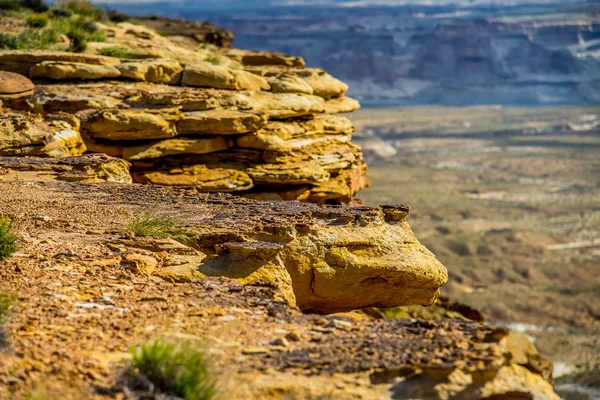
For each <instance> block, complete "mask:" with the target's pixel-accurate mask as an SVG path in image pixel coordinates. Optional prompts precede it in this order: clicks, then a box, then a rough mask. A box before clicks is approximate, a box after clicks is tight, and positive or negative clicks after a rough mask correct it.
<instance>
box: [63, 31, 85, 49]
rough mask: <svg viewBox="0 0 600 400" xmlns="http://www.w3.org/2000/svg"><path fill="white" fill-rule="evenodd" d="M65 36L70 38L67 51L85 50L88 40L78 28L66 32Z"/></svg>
mask: <svg viewBox="0 0 600 400" xmlns="http://www.w3.org/2000/svg"><path fill="white" fill-rule="evenodd" d="M67 37H68V38H69V40H71V45H70V46H69V51H72V52H74V53H83V52H84V51H86V50H87V45H88V41H87V37H86V35H85V33H83V32H81V31H79V30H73V31H71V32H68V33H67Z"/></svg>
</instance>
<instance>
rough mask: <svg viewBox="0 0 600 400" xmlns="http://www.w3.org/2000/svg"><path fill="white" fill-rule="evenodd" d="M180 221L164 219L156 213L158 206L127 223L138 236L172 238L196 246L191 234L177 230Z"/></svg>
mask: <svg viewBox="0 0 600 400" xmlns="http://www.w3.org/2000/svg"><path fill="white" fill-rule="evenodd" d="M178 224H179V221H178V220H177V219H175V218H170V217H164V216H161V215H158V213H157V212H156V205H154V206H152V207H150V209H148V210H146V211H144V210H141V211H140V212H139V213H138V215H136V216H135V217H134V218H132V219H131V220H130V221H129V222H127V229H128V230H130V231H131V232H133V233H135V234H136V235H137V236H154V237H170V238H172V239H173V240H177V241H178V242H180V243H183V244H185V245H186V246H191V247H194V246H195V242H194V240H193V237H192V235H191V234H190V232H188V231H186V230H184V229H180V228H177V225H178Z"/></svg>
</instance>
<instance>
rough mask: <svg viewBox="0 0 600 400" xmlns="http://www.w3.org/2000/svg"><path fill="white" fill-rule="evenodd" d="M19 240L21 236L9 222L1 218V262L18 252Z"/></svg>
mask: <svg viewBox="0 0 600 400" xmlns="http://www.w3.org/2000/svg"><path fill="white" fill-rule="evenodd" d="M17 240H19V235H17V233H16V232H15V230H14V229H13V227H12V224H11V223H10V222H9V221H8V220H6V219H4V218H0V260H4V259H5V258H8V257H10V256H11V255H12V254H13V253H14V252H15V251H17Z"/></svg>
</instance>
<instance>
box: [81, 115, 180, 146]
mask: <svg viewBox="0 0 600 400" xmlns="http://www.w3.org/2000/svg"><path fill="white" fill-rule="evenodd" d="M81 119H82V121H81V129H82V130H83V132H84V133H85V134H86V135H87V136H88V137H89V138H92V139H108V140H144V139H165V138H170V137H174V136H177V131H176V130H175V122H176V121H177V120H179V119H180V113H179V112H178V111H177V110H158V111H156V110H105V111H94V112H90V113H85V114H81Z"/></svg>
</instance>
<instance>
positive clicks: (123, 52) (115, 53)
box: [98, 47, 137, 59]
mask: <svg viewBox="0 0 600 400" xmlns="http://www.w3.org/2000/svg"><path fill="white" fill-rule="evenodd" d="M98 53H99V54H101V55H103V56H110V57H117V58H129V59H136V58H137V56H136V55H135V54H131V52H130V51H129V49H127V48H125V47H104V48H102V49H100V50H98Z"/></svg>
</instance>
